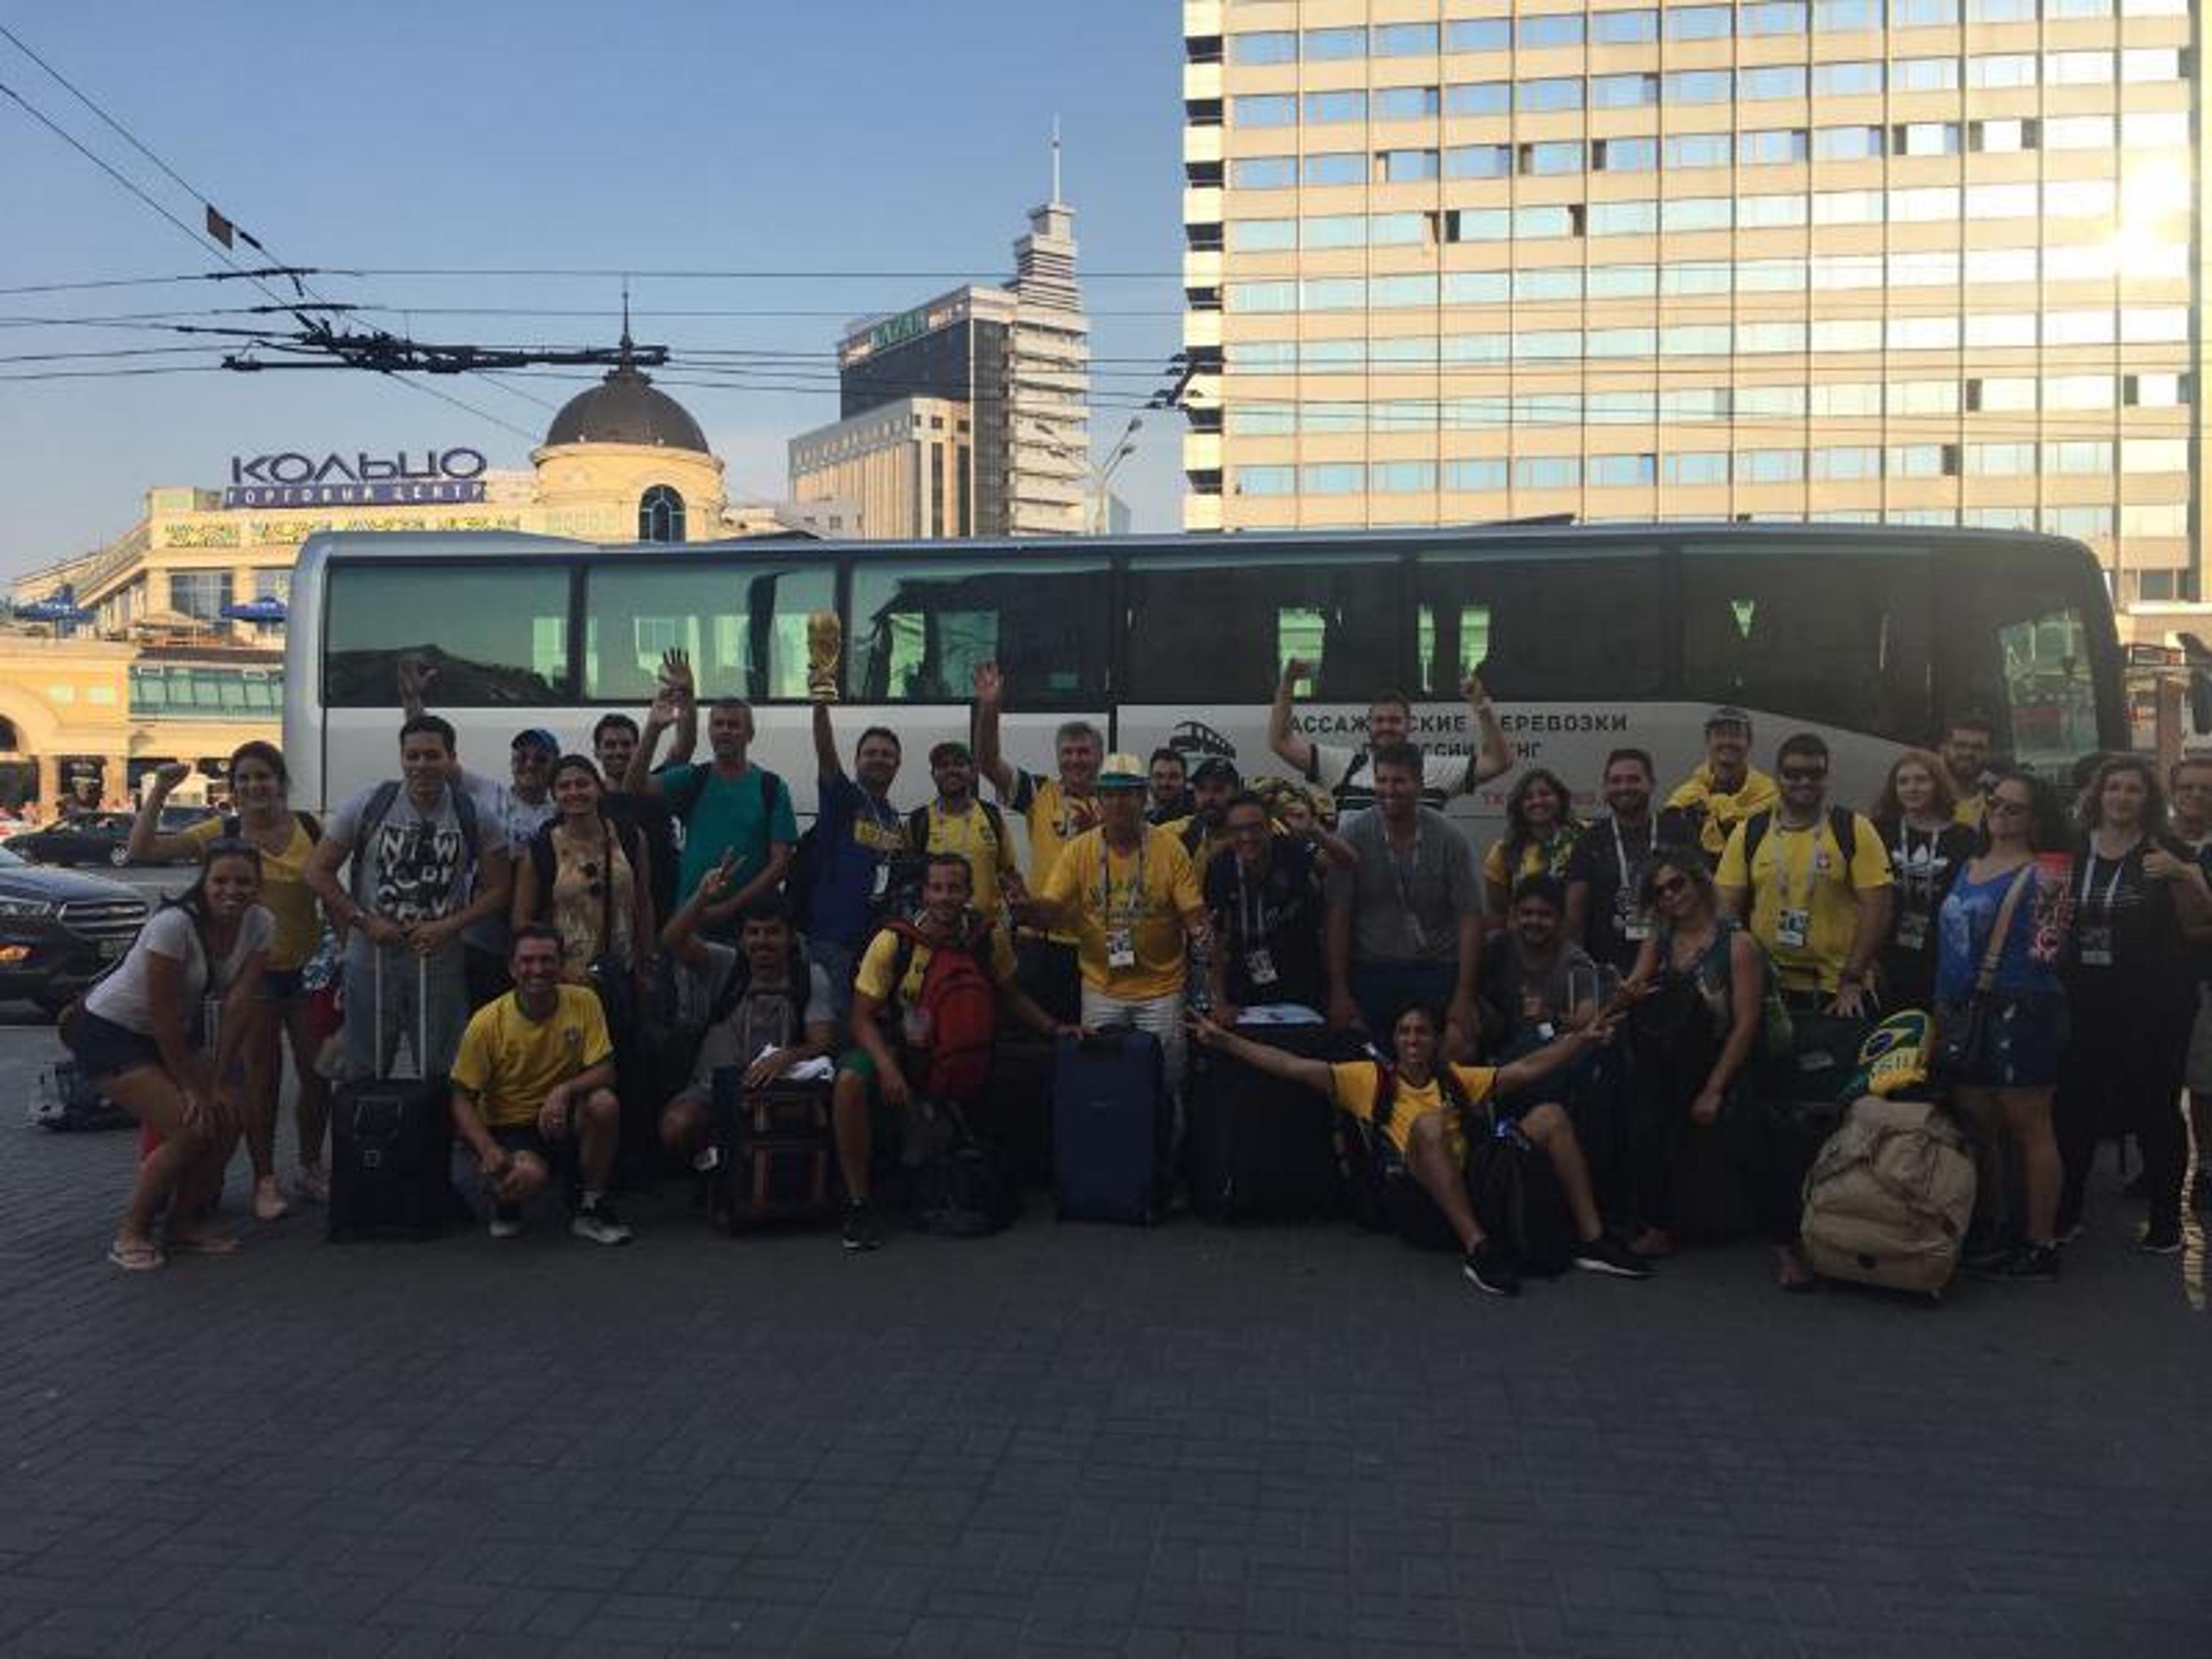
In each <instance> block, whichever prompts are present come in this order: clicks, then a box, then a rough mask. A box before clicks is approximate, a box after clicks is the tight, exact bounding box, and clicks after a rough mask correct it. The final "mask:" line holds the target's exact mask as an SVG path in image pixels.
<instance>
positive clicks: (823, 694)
mask: <svg viewBox="0 0 2212 1659" xmlns="http://www.w3.org/2000/svg"><path fill="white" fill-rule="evenodd" d="M844 654H845V630H844V628H843V627H842V625H841V624H840V623H838V621H837V613H836V611H813V612H811V613H810V614H809V615H808V617H807V618H806V695H807V696H808V697H809V698H810V699H811V700H812V701H813V702H836V701H837V665H838V664H839V662H840V661H841V660H842V659H843V657H844Z"/></svg>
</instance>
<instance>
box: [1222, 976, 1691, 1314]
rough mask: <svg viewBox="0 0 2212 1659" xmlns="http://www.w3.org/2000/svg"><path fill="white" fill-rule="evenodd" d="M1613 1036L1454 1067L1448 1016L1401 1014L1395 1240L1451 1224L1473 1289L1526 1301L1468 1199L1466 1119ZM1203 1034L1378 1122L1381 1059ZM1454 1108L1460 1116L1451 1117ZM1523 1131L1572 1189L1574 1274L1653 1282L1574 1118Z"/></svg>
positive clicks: (1523, 1125)
mask: <svg viewBox="0 0 2212 1659" xmlns="http://www.w3.org/2000/svg"><path fill="white" fill-rule="evenodd" d="M1611 1030H1612V1024H1611V1022H1609V1021H1593V1022H1592V1023H1591V1024H1589V1025H1586V1026H1583V1027H1582V1028H1581V1029H1579V1030H1573V1031H1570V1032H1568V1033H1567V1035H1566V1036H1563V1037H1561V1038H1559V1040H1558V1041H1557V1042H1553V1043H1551V1044H1549V1045H1548V1046H1547V1047H1545V1048H1539V1049H1537V1050H1536V1052H1535V1053H1534V1054H1527V1055H1524V1056H1522V1058H1521V1059H1519V1060H1515V1061H1514V1062H1513V1063H1512V1064H1511V1065H1510V1066H1448V1065H1445V1064H1444V1063H1443V1061H1442V1058H1441V1054H1440V1048H1441V1042H1442V1037H1443V1033H1442V1031H1441V1030H1439V1029H1438V1027H1437V1015H1436V1014H1435V1013H1434V1012H1432V1011H1431V1010H1429V1009H1427V1008H1424V1007H1420V1006H1413V1007H1410V1008H1407V1010H1406V1011H1405V1012H1403V1013H1401V1014H1400V1015H1399V1016H1398V1019H1397V1022H1396V1024H1395V1025H1394V1026H1393V1027H1392V1029H1391V1043H1390V1047H1391V1052H1392V1054H1393V1060H1392V1061H1391V1066H1390V1071H1389V1073H1388V1075H1389V1078H1390V1079H1391V1081H1392V1082H1393V1083H1394V1084H1395V1087H1394V1088H1393V1090H1392V1091H1391V1094H1390V1100H1389V1115H1388V1116H1386V1117H1384V1118H1383V1121H1382V1123H1381V1125H1380V1128H1381V1132H1382V1136H1383V1139H1384V1140H1385V1141H1387V1142H1388V1144H1389V1148H1390V1150H1391V1152H1392V1153H1393V1154H1395V1157H1396V1158H1400V1159H1401V1160H1403V1169H1404V1174H1405V1176H1407V1177H1408V1178H1409V1179H1410V1190H1408V1182H1407V1181H1398V1182H1394V1183H1392V1184H1391V1185H1390V1186H1388V1187H1386V1188H1385V1192H1386V1194H1393V1195H1394V1196H1392V1197H1391V1199H1390V1202H1391V1206H1392V1208H1393V1209H1394V1211H1395V1212H1396V1213H1395V1214H1394V1215H1393V1218H1392V1225H1393V1226H1394V1227H1395V1229H1396V1231H1398V1232H1399V1233H1400V1234H1401V1236H1403V1237H1406V1238H1407V1240H1408V1241H1409V1242H1413V1243H1419V1242H1421V1240H1422V1239H1424V1238H1425V1237H1429V1236H1431V1235H1432V1234H1434V1233H1435V1232H1436V1231H1437V1229H1438V1228H1439V1227H1440V1226H1443V1227H1449V1231H1450V1233H1451V1235H1452V1237H1455V1238H1456V1239H1457V1240H1458V1242H1459V1247H1460V1249H1462V1251H1464V1252H1465V1253H1466V1261H1465V1265H1464V1267H1463V1268H1462V1271H1463V1272H1464V1273H1465V1274H1466V1275H1467V1279H1468V1283H1469V1284H1471V1285H1474V1287H1475V1288H1476V1289H1477V1290H1479V1291H1484V1292H1486V1294H1488V1295H1491V1296H1518V1295H1519V1294H1520V1293H1521V1275H1520V1272H1519V1270H1518V1268H1517V1267H1516V1263H1515V1262H1514V1261H1513V1259H1512V1256H1511V1255H1510V1252H1508V1251H1507V1250H1506V1249H1504V1247H1503V1245H1501V1244H1500V1243H1499V1242H1498V1240H1496V1239H1493V1238H1492V1237H1490V1236H1489V1234H1488V1233H1487V1232H1486V1231H1485V1230H1484V1228H1483V1225H1482V1223H1481V1221H1480V1218H1478V1217H1477V1216H1476V1215H1475V1212H1474V1200H1473V1199H1472V1198H1471V1197H1470V1196H1469V1195H1468V1188H1467V1177H1468V1144H1467V1134H1466V1126H1465V1124H1464V1123H1463V1122H1462V1115H1471V1114H1472V1113H1473V1112H1474V1111H1476V1110H1480V1109H1484V1108H1489V1109H1490V1113H1489V1115H1490V1116H1491V1118H1492V1121H1494V1119H1495V1116H1496V1109H1495V1108H1494V1107H1493V1106H1492V1102H1493V1101H1495V1100H1498V1099H1502V1098H1505V1097H1510V1096H1513V1095H1516V1094H1518V1093H1519V1092H1520V1091H1522V1090H1524V1089H1527V1088H1529V1087H1531V1086H1533V1085H1535V1084H1537V1083H1540V1082H1541V1081H1542V1080H1543V1079H1546V1078H1547V1077H1549V1076H1551V1075H1552V1073H1554V1072H1556V1071H1559V1069H1560V1068H1561V1067H1562V1066H1566V1065H1568V1064H1570V1063H1571V1062H1572V1061H1574V1060H1578V1059H1580V1058H1581V1057H1582V1055H1583V1054H1584V1053H1586V1052H1587V1051H1588V1050H1589V1049H1590V1048H1594V1047H1595V1046H1596V1045H1597V1044H1598V1043H1601V1042H1604V1041H1606V1039H1607V1036H1608V1034H1609V1033H1610V1031H1611ZM1192 1033H1193V1035H1194V1036H1196V1037H1197V1039H1198V1041H1199V1042H1200V1045H1201V1046H1203V1047H1205V1048H1215V1049H1218V1050H1220V1051H1221V1052H1222V1053H1224V1054H1228V1055H1230V1056H1231V1057H1232V1058H1233V1059H1237V1060H1243V1062H1244V1063H1245V1064H1246V1065H1248V1066H1253V1067H1255V1068H1256V1069H1258V1070H1260V1071H1262V1072H1266V1073H1269V1074H1270V1075H1272V1076H1274V1077H1279V1078H1281V1079H1283V1080H1284V1081H1285V1082H1286V1083H1295V1084H1297V1085H1301V1086H1302V1087H1304V1088H1307V1089H1310V1090H1312V1091H1314V1092H1315V1093H1316V1094H1318V1095H1326V1096H1328V1098H1329V1099H1330V1100H1332V1101H1334V1103H1335V1104H1336V1106H1337V1109H1339V1110H1340V1111H1342V1112H1344V1113H1346V1114H1347V1115H1350V1116H1352V1117H1355V1118H1358V1120H1359V1121H1361V1122H1363V1123H1370V1124H1371V1123H1374V1122H1375V1121H1376V1115H1377V1111H1378V1109H1379V1108H1380V1107H1381V1104H1382V1097H1383V1081H1384V1078H1385V1075H1386V1073H1385V1072H1384V1069H1383V1066H1382V1064H1381V1063H1380V1062H1378V1061H1376V1060H1349V1061H1346V1062H1344V1063H1342V1064H1339V1065H1331V1064H1329V1063H1328V1061H1327V1060H1310V1059H1307V1058H1306V1057H1304V1055H1300V1054H1288V1053H1285V1051H1284V1050H1282V1049H1280V1048H1269V1047H1268V1046H1267V1044H1265V1043H1262V1042H1251V1041H1250V1040H1249V1039H1248V1038H1245V1037H1240V1036H1237V1035H1236V1034H1235V1033H1234V1032H1232V1031H1225V1030H1223V1029H1222V1028H1221V1027H1220V1026H1218V1025H1216V1024H1214V1023H1213V1022H1212V1020H1209V1019H1206V1018H1198V1019H1196V1020H1194V1021H1193V1022H1192ZM1447 1079H1449V1080H1447ZM1448 1104H1449V1106H1451V1107H1453V1108H1455V1109H1454V1110H1447V1109H1446V1107H1447V1105H1448ZM1517 1127H1518V1128H1519V1131H1520V1133H1522V1134H1523V1135H1525V1136H1527V1137H1528V1139H1529V1140H1531V1141H1533V1142H1534V1144H1535V1145H1536V1146H1540V1147H1541V1148H1542V1149H1543V1151H1544V1154H1545V1156H1546V1158H1547V1160H1548V1161H1549V1162H1550V1164H1551V1166H1552V1170H1553V1174H1555V1175H1556V1176H1559V1185H1560V1186H1561V1188H1564V1189H1565V1193H1566V1195H1567V1205H1568V1207H1569V1208H1570V1209H1571V1210H1572V1211H1573V1212H1574V1218H1575V1233H1576V1237H1577V1240H1578V1241H1579V1242H1578V1243H1577V1245H1576V1247H1575V1256H1574V1260H1575V1266H1577V1267H1580V1268H1583V1270H1584V1271H1586V1272H1589V1273H1611V1274H1613V1275H1615V1276H1616V1277H1619V1278H1622V1279H1649V1278H1650V1276H1651V1269H1650V1267H1649V1266H1647V1265H1646V1264H1645V1262H1644V1258H1643V1257H1641V1256H1639V1255H1637V1254H1636V1253H1635V1252H1634V1251H1632V1250H1631V1249H1629V1248H1628V1247H1627V1246H1626V1244H1623V1243H1621V1242H1620V1240H1619V1239H1617V1238H1615V1237H1613V1235H1612V1234H1610V1233H1608V1232H1607V1231H1606V1229H1605V1223H1604V1222H1603V1220H1602V1219H1601V1218H1600V1217H1599V1215H1598V1211H1597V1200H1596V1198H1595V1195H1594V1194H1592V1192H1591V1190H1590V1180H1589V1164H1588V1162H1587V1161H1586V1160H1585V1159H1584V1158H1583V1149H1582V1143H1581V1142H1580V1141H1579V1140H1577V1139H1576V1138H1575V1126H1574V1124H1573V1122H1572V1121H1571V1120H1570V1119H1569V1118H1568V1116H1567V1115H1566V1113H1565V1111H1564V1110H1563V1109H1560V1108H1559V1106H1557V1105H1553V1104H1551V1103H1545V1104H1543V1105H1541V1106H1537V1107H1534V1108H1532V1109H1529V1110H1528V1111H1526V1112H1523V1113H1522V1114H1521V1115H1520V1117H1519V1119H1518V1120H1517Z"/></svg>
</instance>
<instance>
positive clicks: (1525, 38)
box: [1520, 11, 1583, 51]
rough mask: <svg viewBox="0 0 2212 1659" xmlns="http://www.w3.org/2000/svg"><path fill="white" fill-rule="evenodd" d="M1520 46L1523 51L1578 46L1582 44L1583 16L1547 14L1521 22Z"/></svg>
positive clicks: (1567, 13) (1575, 13) (1571, 13)
mask: <svg viewBox="0 0 2212 1659" xmlns="http://www.w3.org/2000/svg"><path fill="white" fill-rule="evenodd" d="M1520 37H1521V38H1520V45H1521V47H1522V50H1523V51H1528V50H1531V49H1534V48H1538V47H1543V46H1580V45H1582V43H1583V15H1582V14H1581V13H1580V12H1578V11H1574V12H1547V13H1545V14H1542V15H1538V16H1534V17H1523V18H1522V20H1521V28H1520Z"/></svg>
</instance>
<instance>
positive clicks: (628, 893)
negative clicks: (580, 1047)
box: [513, 755, 653, 1042]
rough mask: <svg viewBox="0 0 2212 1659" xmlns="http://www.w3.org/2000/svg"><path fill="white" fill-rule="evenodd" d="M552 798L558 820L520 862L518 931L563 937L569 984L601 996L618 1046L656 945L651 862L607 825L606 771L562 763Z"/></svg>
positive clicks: (583, 761) (578, 759) (568, 758)
mask: <svg viewBox="0 0 2212 1659" xmlns="http://www.w3.org/2000/svg"><path fill="white" fill-rule="evenodd" d="M552 790H553V805H554V809H555V810H554V815H553V817H550V818H549V819H547V820H546V822H545V823H544V825H543V826H542V827H541V828H540V829H538V833H537V834H536V835H535V836H532V838H531V842H530V847H529V855H528V856H527V857H526V858H523V859H521V860H518V862H517V866H516V869H515V876H514V911H513V922H514V926H515V927H529V926H531V925H532V924H538V925H541V926H544V927H551V928H552V929H553V930H554V931H555V932H556V933H559V934H560V935H561V976H562V979H563V980H565V981H568V983H569V984H571V985H591V986H595V987H598V989H599V994H600V996H601V998H602V1000H605V1001H606V1002H608V1004H609V1005H610V1006H608V1009H607V1017H608V1026H609V1029H610V1030H614V1031H615V1035H616V1038H617V1042H620V1041H621V1038H622V1035H623V1034H622V1032H621V1031H620V1030H619V1029H618V1028H617V1022H616V1014H617V1005H621V1004H625V1003H626V1002H627V1000H628V999H629V996H630V994H631V991H632V987H635V986H636V985H637V983H638V981H640V980H641V978H642V976H643V974H644V970H645V967H646V959H645V956H646V949H647V945H648V943H649V941H650V940H651V939H653V869H652V854H651V853H650V852H649V851H647V848H646V845H645V842H644V840H643V838H642V837H641V836H637V835H635V833H634V832H630V831H627V830H624V829H621V828H620V827H619V826H617V824H616V823H615V822H614V820H613V819H611V818H610V817H607V815H606V813H605V810H604V802H605V790H604V788H603V787H602V785H601V782H600V779H599V767H598V765H597V764H596V763H594V762H593V761H592V759H591V758H590V757H588V756H584V755H563V756H562V757H561V758H560V759H559V760H558V761H556V762H555V763H554V766H553V784H552ZM621 1012H623V1013H624V1014H627V1013H628V1012H629V1007H628V1006H623V1008H622V1010H621Z"/></svg>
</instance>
